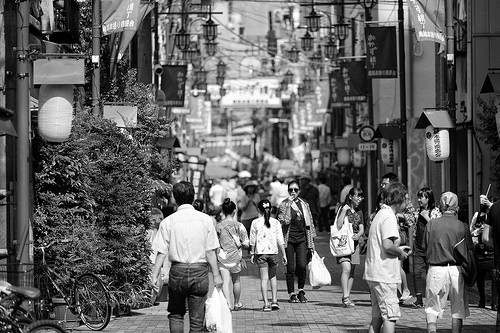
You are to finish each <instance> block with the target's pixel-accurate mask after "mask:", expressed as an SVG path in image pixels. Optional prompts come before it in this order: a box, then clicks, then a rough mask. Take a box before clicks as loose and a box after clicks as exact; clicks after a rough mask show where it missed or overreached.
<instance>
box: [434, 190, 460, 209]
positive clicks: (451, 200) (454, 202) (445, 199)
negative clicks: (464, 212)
mask: <svg viewBox="0 0 500 333" xmlns="http://www.w3.org/2000/svg"><path fill="white" fill-rule="evenodd" d="M439 205H440V208H441V211H443V212H446V211H452V212H455V211H456V210H457V209H458V197H457V195H456V194H455V193H453V192H444V193H443V194H441V200H440V201H439Z"/></svg>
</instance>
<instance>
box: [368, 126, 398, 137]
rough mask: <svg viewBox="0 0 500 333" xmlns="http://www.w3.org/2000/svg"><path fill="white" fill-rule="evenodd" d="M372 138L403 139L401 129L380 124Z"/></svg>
mask: <svg viewBox="0 0 500 333" xmlns="http://www.w3.org/2000/svg"><path fill="white" fill-rule="evenodd" d="M373 137H374V138H377V139H381V138H384V139H391V140H397V139H401V138H403V132H401V129H400V128H399V126H398V125H396V124H394V125H393V124H380V125H378V128H377V130H376V131H375V135H374V136H373Z"/></svg>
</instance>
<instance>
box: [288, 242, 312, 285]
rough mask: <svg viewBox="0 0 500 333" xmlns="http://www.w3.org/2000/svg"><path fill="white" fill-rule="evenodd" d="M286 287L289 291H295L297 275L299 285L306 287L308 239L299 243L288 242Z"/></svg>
mask: <svg viewBox="0 0 500 333" xmlns="http://www.w3.org/2000/svg"><path fill="white" fill-rule="evenodd" d="M285 253H286V260H287V264H286V287H287V289H288V293H289V294H291V293H293V291H294V284H295V275H297V280H298V281H297V282H298V283H297V287H298V288H299V289H304V285H305V283H306V266H307V244H306V241H303V242H299V243H290V242H288V244H287V247H286V252H285Z"/></svg>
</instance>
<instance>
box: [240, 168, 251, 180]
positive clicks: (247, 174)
mask: <svg viewBox="0 0 500 333" xmlns="http://www.w3.org/2000/svg"><path fill="white" fill-rule="evenodd" d="M238 177H239V178H252V174H251V173H250V172H248V171H247V170H243V171H240V173H238Z"/></svg>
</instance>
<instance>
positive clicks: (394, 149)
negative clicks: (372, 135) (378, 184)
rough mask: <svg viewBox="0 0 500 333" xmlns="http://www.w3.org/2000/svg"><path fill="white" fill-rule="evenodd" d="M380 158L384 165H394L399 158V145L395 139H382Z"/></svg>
mask: <svg viewBox="0 0 500 333" xmlns="http://www.w3.org/2000/svg"><path fill="white" fill-rule="evenodd" d="M380 158H381V160H382V163H383V164H384V165H393V164H395V163H396V162H397V161H398V158H399V146H398V144H397V142H396V140H394V139H386V138H381V139H380Z"/></svg>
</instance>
